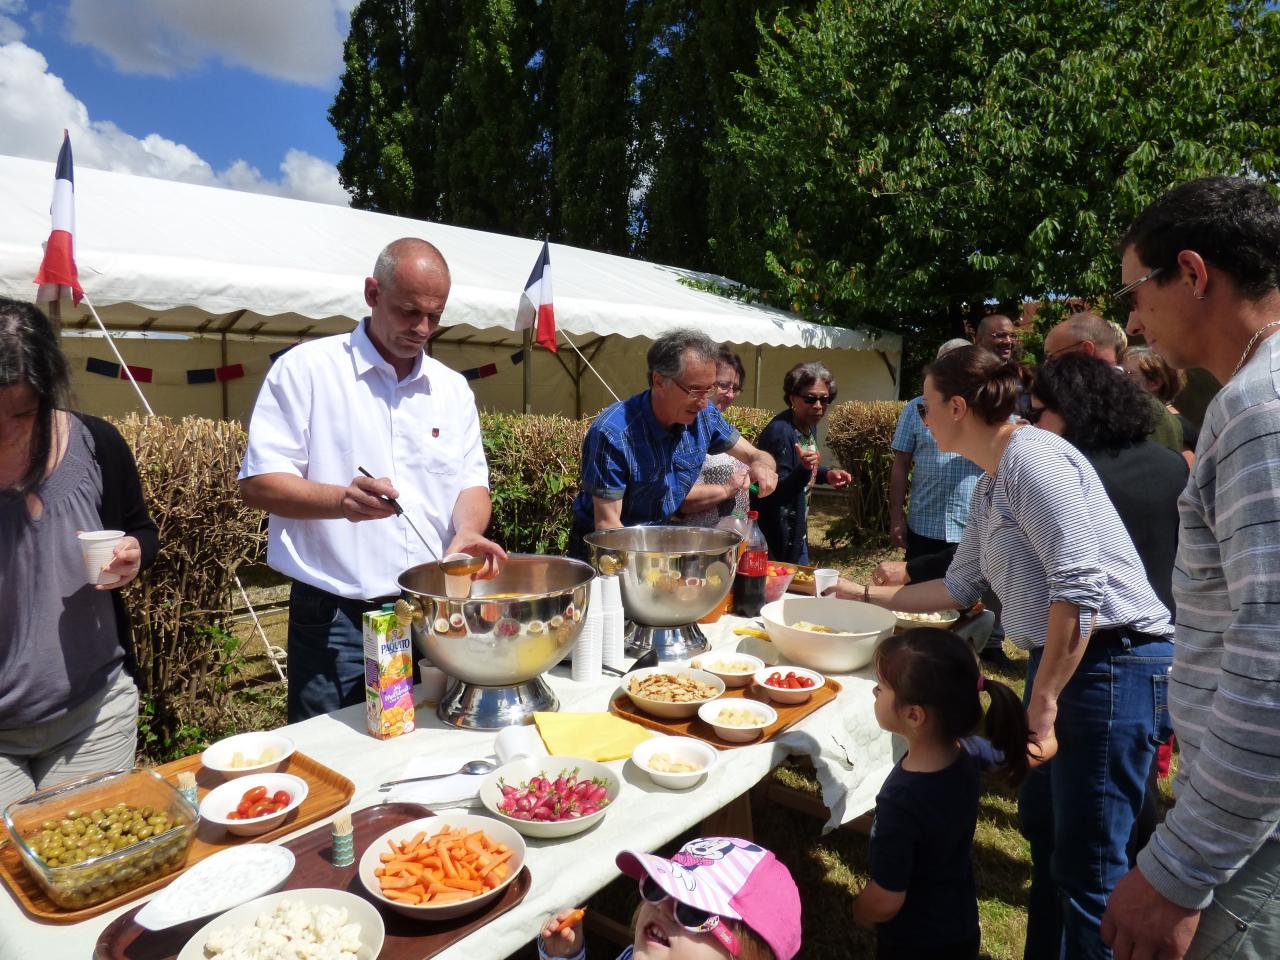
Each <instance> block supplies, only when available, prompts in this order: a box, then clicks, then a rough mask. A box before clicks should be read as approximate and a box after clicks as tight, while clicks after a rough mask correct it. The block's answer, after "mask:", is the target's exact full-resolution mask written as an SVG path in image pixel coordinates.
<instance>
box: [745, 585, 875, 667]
mask: <svg viewBox="0 0 1280 960" xmlns="http://www.w3.org/2000/svg"><path fill="white" fill-rule="evenodd" d="M760 616H761V618H762V619H763V620H764V625H765V629H766V630H768V632H769V639H770V640H772V641H773V645H774V646H775V647H777V648H778V650H779V652H781V653H782V655H783V656H784V657H786V658H787V659H788V660H790V661H791V662H792V663H796V664H799V665H800V666H802V667H808V668H809V669H811V670H818V671H821V672H822V673H851V672H852V671H854V670H860V669H862V668H863V667H865V666H866V665H867V664H868V663H870V662H871V658H872V657H874V656H875V652H876V645H877V644H878V643H879V642H880V641H881V640H883V639H884V638H885V637H887V636H889V634H890V633H892V632H893V628H894V625H895V624H896V623H897V618H896V617H895V616H894V615H893V614H892V613H890V612H889V611H888V610H885V609H883V608H881V607H877V606H875V605H874V604H870V603H860V602H859V601H857V600H838V599H836V598H835V597H783V598H782V599H781V600H777V601H775V602H773V603H766V604H765V605H764V607H763V608H762V609H761V610H760ZM800 621H808V622H809V623H820V624H822V625H823V626H827V627H833V628H835V629H836V630H839V631H842V632H840V633H815V632H814V631H812V630H798V629H796V628H795V627H793V626H792V624H794V623H797V622H800Z"/></svg>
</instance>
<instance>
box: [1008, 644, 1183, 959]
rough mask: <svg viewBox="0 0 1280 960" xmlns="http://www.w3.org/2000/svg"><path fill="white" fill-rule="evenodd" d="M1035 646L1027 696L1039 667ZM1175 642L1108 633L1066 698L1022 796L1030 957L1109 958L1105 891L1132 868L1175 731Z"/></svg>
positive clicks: (1080, 669)
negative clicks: (1132, 845)
mask: <svg viewBox="0 0 1280 960" xmlns="http://www.w3.org/2000/svg"><path fill="white" fill-rule="evenodd" d="M1041 652H1042V651H1041V650H1039V649H1037V650H1035V651H1033V652H1032V654H1031V660H1030V665H1029V667H1028V669H1027V686H1026V697H1027V700H1028V702H1029V701H1030V697H1031V694H1032V691H1033V689H1034V685H1035V676H1036V671H1037V670H1038V669H1039V666H1040V656H1041ZM1172 662H1173V644H1172V643H1171V642H1170V641H1168V640H1161V639H1155V638H1151V637H1146V636H1144V635H1142V634H1133V640H1132V642H1131V641H1130V639H1129V637H1128V636H1127V635H1125V632H1124V630H1123V629H1120V630H1109V631H1100V635H1097V634H1096V635H1095V636H1094V638H1093V639H1091V641H1090V642H1089V645H1088V648H1087V649H1086V650H1085V653H1084V656H1083V658H1082V659H1081V661H1080V665H1079V666H1078V667H1076V671H1075V673H1074V674H1073V675H1072V677H1071V679H1070V680H1069V681H1068V682H1067V685H1066V686H1065V687H1064V688H1063V690H1062V693H1061V694H1060V695H1059V697H1058V717H1057V720H1056V722H1055V723H1054V732H1055V734H1056V735H1057V738H1058V753H1057V755H1056V756H1055V757H1054V758H1053V759H1052V760H1051V761H1049V762H1048V763H1047V764H1045V765H1044V766H1042V767H1040V768H1038V769H1036V770H1034V771H1032V772H1031V774H1030V775H1028V777H1027V779H1026V781H1025V782H1024V783H1023V786H1022V791H1021V793H1020V794H1019V796H1018V814H1019V817H1020V819H1021V821H1022V833H1023V836H1025V837H1026V838H1027V842H1028V843H1029V844H1030V846H1031V903H1030V905H1029V907H1028V911H1027V943H1026V948H1025V952H1024V954H1023V955H1024V957H1025V958H1026V960H1057V958H1059V957H1063V958H1068V960H1078V958H1090V960H1092V958H1106V960H1110V958H1111V956H1112V953H1111V950H1110V948H1108V947H1107V946H1106V945H1105V944H1104V943H1103V942H1102V938H1101V936H1100V934H1099V925H1100V924H1101V922H1102V912H1103V909H1104V908H1105V907H1106V904H1107V897H1108V896H1109V895H1110V893H1111V891H1112V890H1113V889H1114V888H1115V885H1116V884H1117V883H1118V882H1119V880H1120V878H1121V877H1122V876H1124V874H1125V873H1126V872H1128V870H1129V860H1128V857H1127V856H1126V851H1125V846H1126V844H1127V843H1128V840H1129V833H1130V831H1131V830H1132V829H1133V824H1134V820H1135V818H1136V817H1137V815H1138V811H1139V810H1140V809H1141V807H1142V799H1143V796H1144V794H1145V792H1146V784H1147V773H1148V771H1149V770H1150V769H1151V761H1152V757H1153V756H1154V754H1155V750H1156V745H1157V744H1158V743H1160V742H1163V741H1164V740H1167V739H1168V738H1169V735H1170V733H1171V729H1170V726H1169V707H1168V684H1169V667H1170V665H1171V664H1172Z"/></svg>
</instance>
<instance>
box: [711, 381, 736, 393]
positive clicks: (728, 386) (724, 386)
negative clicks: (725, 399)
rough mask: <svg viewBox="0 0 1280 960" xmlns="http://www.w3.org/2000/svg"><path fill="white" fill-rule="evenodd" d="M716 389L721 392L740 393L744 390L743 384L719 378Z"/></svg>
mask: <svg viewBox="0 0 1280 960" xmlns="http://www.w3.org/2000/svg"><path fill="white" fill-rule="evenodd" d="M716 389H717V390H719V391H720V392H721V393H739V392H740V391H741V390H742V384H740V383H734V382H733V381H732V380H717V381H716Z"/></svg>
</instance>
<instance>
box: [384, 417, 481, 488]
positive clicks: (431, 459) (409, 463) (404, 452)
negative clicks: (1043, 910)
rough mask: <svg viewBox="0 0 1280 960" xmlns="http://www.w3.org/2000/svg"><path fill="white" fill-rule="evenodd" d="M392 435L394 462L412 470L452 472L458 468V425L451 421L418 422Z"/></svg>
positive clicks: (461, 453) (460, 450) (460, 446)
mask: <svg viewBox="0 0 1280 960" xmlns="http://www.w3.org/2000/svg"><path fill="white" fill-rule="evenodd" d="M403 429H404V433H403V435H397V436H396V437H395V443H394V446H395V453H396V460H397V463H398V464H399V465H400V466H401V467H403V468H407V469H408V470H410V471H412V472H414V473H430V474H434V475H437V476H439V475H442V474H455V473H457V472H458V471H459V470H460V469H461V467H462V460H463V452H464V451H463V448H462V428H461V426H459V425H457V424H453V423H448V424H445V423H440V424H433V423H430V422H422V423H420V424H414V425H413V426H411V427H405V428H403Z"/></svg>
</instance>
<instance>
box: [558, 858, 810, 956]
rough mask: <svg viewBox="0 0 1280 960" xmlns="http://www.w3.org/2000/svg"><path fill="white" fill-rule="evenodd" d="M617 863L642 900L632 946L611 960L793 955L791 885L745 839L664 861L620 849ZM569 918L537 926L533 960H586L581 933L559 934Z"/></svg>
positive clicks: (795, 916) (576, 929)
mask: <svg viewBox="0 0 1280 960" xmlns="http://www.w3.org/2000/svg"><path fill="white" fill-rule="evenodd" d="M617 863H618V868H619V869H620V870H621V871H622V872H623V873H625V874H626V875H627V876H629V877H631V878H632V879H634V880H637V881H638V882H639V884H640V896H641V898H642V902H641V905H640V911H639V913H638V914H637V915H636V929H635V942H634V943H633V944H632V945H631V946H630V947H627V949H626V950H625V951H623V953H622V955H621V956H620V957H619V958H618V960H658V958H661V960H724V958H725V957H730V958H733V960H791V958H792V957H794V956H795V955H796V954H797V953H798V952H799V950H800V893H799V891H798V890H796V885H795V881H793V880H792V879H791V873H790V872H789V871H788V870H787V868H786V867H785V866H783V865H782V863H781V862H779V861H778V859H777V858H776V857H775V856H774V855H773V854H772V853H770V852H769V851H768V850H766V849H765V848H764V847H761V846H759V845H758V844H755V843H752V842H751V841H750V840H740V839H738V838H737V837H705V838H703V839H701V840H691V841H689V842H688V843H686V844H685V845H684V846H683V847H681V848H680V850H679V851H678V852H677V853H676V855H675V856H673V857H672V858H671V859H670V860H668V859H666V858H665V857H659V856H655V855H653V854H650V853H639V852H635V851H631V850H624V851H623V852H622V853H620V854H618V860H617ZM573 912H574V911H571V910H564V911H561V912H560V913H558V914H557V915H556V916H555V917H554V918H553V919H552V920H551V921H549V922H548V923H547V925H546V926H545V927H543V929H542V933H541V935H540V936H539V937H538V956H539V957H541V958H544V960H546V958H550V957H563V958H569V960H582V958H585V957H586V943H585V941H584V940H583V936H582V928H581V927H580V926H575V925H572V924H570V925H569V926H567V927H563V928H562V926H563V921H564V920H565V919H566V918H569V917H570V915H571V914H573Z"/></svg>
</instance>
